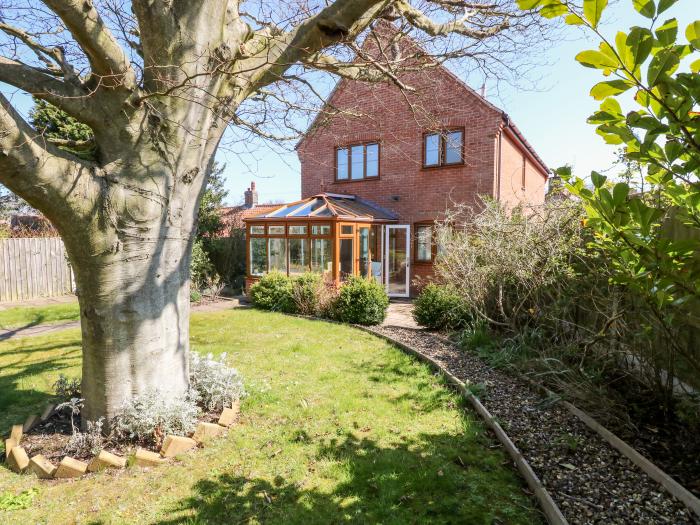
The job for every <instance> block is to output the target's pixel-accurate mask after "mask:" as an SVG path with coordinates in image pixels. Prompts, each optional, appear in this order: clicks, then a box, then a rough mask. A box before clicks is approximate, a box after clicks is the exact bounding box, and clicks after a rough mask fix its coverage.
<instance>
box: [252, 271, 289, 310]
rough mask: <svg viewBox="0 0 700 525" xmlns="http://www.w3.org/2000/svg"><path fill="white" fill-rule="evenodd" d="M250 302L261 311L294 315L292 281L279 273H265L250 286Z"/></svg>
mask: <svg viewBox="0 0 700 525" xmlns="http://www.w3.org/2000/svg"><path fill="white" fill-rule="evenodd" d="M250 300H251V302H252V303H253V305H254V306H256V307H257V308H261V309H263V310H271V311H273V312H284V313H296V306H295V304H294V295H293V286H292V280H291V279H290V278H289V277H287V276H286V275H284V274H283V273H280V272H270V273H267V274H265V275H263V276H262V277H261V278H260V280H259V281H258V282H256V283H255V284H254V285H253V286H251V287H250Z"/></svg>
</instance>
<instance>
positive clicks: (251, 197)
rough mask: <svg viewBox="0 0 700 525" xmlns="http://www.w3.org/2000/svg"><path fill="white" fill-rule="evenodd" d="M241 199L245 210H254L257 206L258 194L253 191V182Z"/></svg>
mask: <svg viewBox="0 0 700 525" xmlns="http://www.w3.org/2000/svg"><path fill="white" fill-rule="evenodd" d="M243 197H244V202H245V204H244V206H245V207H246V208H255V206H257V205H258V192H257V191H255V182H251V183H250V187H249V188H248V189H247V190H245V192H244V193H243Z"/></svg>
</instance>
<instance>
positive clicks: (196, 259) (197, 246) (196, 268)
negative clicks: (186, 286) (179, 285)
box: [190, 239, 216, 290]
mask: <svg viewBox="0 0 700 525" xmlns="http://www.w3.org/2000/svg"><path fill="white" fill-rule="evenodd" d="M215 273H216V272H215V270H214V265H213V264H212V263H211V261H210V260H209V256H208V255H207V252H206V251H204V246H203V244H202V240H201V239H198V240H197V241H195V243H194V244H193V245H192V259H191V260H190V279H191V280H192V286H193V287H194V289H195V290H202V289H203V288H204V286H205V285H206V283H207V280H208V279H210V278H211V277H213V276H214V275H215Z"/></svg>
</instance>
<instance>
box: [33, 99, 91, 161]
mask: <svg viewBox="0 0 700 525" xmlns="http://www.w3.org/2000/svg"><path fill="white" fill-rule="evenodd" d="M29 119H30V123H31V124H32V126H34V129H36V130H37V131H38V132H39V133H41V134H42V135H43V136H44V137H46V138H47V139H60V140H68V141H75V142H76V143H77V142H86V141H90V140H92V138H93V132H92V129H90V127H89V126H87V125H85V124H83V123H82V122H79V121H77V120H76V119H74V118H73V117H71V116H70V115H68V113H66V112H65V111H63V110H61V109H58V108H57V107H56V106H53V105H51V104H49V103H48V102H46V101H45V100H41V99H38V98H35V99H34V108H33V109H32V110H31V112H30V113H29ZM59 148H60V149H63V150H65V151H67V152H69V153H72V154H73V155H76V156H77V157H80V158H82V159H85V160H94V159H95V153H96V152H95V150H94V148H91V147H88V148H87V149H85V148H81V149H76V148H71V147H70V146H59Z"/></svg>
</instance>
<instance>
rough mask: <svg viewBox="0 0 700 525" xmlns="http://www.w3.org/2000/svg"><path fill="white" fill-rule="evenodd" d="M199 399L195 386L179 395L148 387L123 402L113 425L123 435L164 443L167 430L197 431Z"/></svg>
mask: <svg viewBox="0 0 700 525" xmlns="http://www.w3.org/2000/svg"><path fill="white" fill-rule="evenodd" d="M198 400H199V396H198V395H197V392H196V391H194V390H190V391H189V392H188V393H187V394H185V395H183V396H176V397H171V396H165V395H163V394H162V393H161V392H159V391H158V390H148V391H146V392H144V393H143V394H139V395H138V396H135V397H134V398H132V399H131V400H130V401H128V402H127V403H126V404H124V406H122V408H121V410H120V412H119V414H118V415H117V416H116V417H115V418H114V421H113V424H112V428H113V429H114V431H115V433H116V434H117V436H119V437H121V438H128V439H135V440H138V441H150V442H155V443H156V444H160V442H161V441H162V439H163V438H164V437H165V436H166V435H167V434H177V435H181V436H182V435H186V434H189V433H190V432H192V431H194V429H195V427H196V426H197V419H198V417H199V413H200V410H199V407H198V405H197V402H198Z"/></svg>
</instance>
